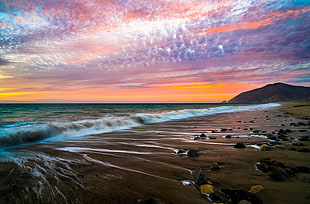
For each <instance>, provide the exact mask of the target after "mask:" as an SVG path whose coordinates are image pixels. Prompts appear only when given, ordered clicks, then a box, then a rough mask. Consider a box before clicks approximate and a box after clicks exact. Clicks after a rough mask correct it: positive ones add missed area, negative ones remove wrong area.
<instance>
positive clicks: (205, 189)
mask: <svg viewBox="0 0 310 204" xmlns="http://www.w3.org/2000/svg"><path fill="white" fill-rule="evenodd" d="M199 189H200V193H202V194H210V193H214V186H212V185H210V184H204V185H201V186H200V187H199Z"/></svg>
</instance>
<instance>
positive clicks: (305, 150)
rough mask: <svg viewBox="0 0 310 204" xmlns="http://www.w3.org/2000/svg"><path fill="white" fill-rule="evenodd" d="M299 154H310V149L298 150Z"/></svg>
mask: <svg viewBox="0 0 310 204" xmlns="http://www.w3.org/2000/svg"><path fill="white" fill-rule="evenodd" d="M298 152H310V150H309V149H306V148H304V149H301V150H298Z"/></svg>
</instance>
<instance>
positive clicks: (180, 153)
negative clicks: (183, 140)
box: [177, 149, 187, 155]
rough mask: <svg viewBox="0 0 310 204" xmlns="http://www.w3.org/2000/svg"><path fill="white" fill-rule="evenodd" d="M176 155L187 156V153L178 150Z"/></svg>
mask: <svg viewBox="0 0 310 204" xmlns="http://www.w3.org/2000/svg"><path fill="white" fill-rule="evenodd" d="M177 154H178V155H187V152H186V151H185V150H183V149H179V150H178V151H177Z"/></svg>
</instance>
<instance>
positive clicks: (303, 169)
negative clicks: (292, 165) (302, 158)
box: [296, 166, 310, 174]
mask: <svg viewBox="0 0 310 204" xmlns="http://www.w3.org/2000/svg"><path fill="white" fill-rule="evenodd" d="M296 169H297V171H298V172H300V173H306V174H309V173H310V168H309V167H305V166H298V167H296Z"/></svg>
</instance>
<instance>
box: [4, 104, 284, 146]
mask: <svg viewBox="0 0 310 204" xmlns="http://www.w3.org/2000/svg"><path fill="white" fill-rule="evenodd" d="M276 106H280V104H277V103H269V104H260V105H248V106H218V107H212V108H205V109H183V110H177V111H168V112H160V113H137V114H133V115H132V116H126V117H103V118H101V119H92V120H80V121H74V122H62V123H58V122H44V123H42V122H19V123H16V124H12V125H7V126H3V127H1V128H0V148H5V147H12V146H18V145H23V144H29V143H36V142H50V141H62V140H66V139H69V138H74V137H81V136H86V135H94V134H101V133H106V132H112V131H118V130H124V129H129V128H133V127H137V126H141V125H143V124H147V123H160V122H166V121H171V120H178V119H185V118H189V117H194V116H203V115H212V114H217V113H230V112H240V111H252V110H259V109H265V108H270V107H276Z"/></svg>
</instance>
